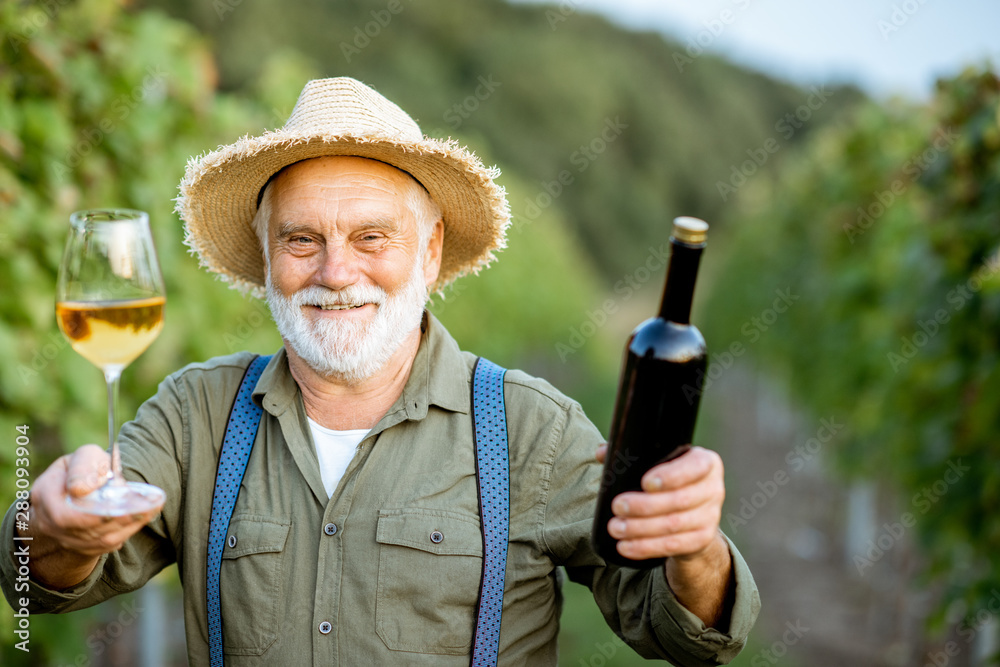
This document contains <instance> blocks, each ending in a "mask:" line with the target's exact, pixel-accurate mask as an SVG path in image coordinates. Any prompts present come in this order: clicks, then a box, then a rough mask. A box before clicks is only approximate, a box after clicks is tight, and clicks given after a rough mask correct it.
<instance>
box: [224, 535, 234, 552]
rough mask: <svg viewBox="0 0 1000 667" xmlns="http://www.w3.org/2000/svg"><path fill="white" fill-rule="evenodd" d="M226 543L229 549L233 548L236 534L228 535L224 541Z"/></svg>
mask: <svg viewBox="0 0 1000 667" xmlns="http://www.w3.org/2000/svg"><path fill="white" fill-rule="evenodd" d="M226 544H228V545H229V548H230V549H232V548H234V547H235V546H236V536H235V535H230V536H229V540H228V541H227V542H226Z"/></svg>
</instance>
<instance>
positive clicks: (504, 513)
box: [472, 357, 510, 667]
mask: <svg viewBox="0 0 1000 667" xmlns="http://www.w3.org/2000/svg"><path fill="white" fill-rule="evenodd" d="M506 372H507V371H506V370H504V369H503V368H501V367H499V366H497V365H496V364H494V363H493V362H491V361H488V360H486V359H483V358H482V357H480V358H479V359H478V360H477V361H476V370H475V373H474V374H473V379H472V421H473V424H474V426H475V429H476V436H475V444H476V482H477V483H478V484H479V516H480V519H481V523H482V528H483V579H482V583H481V584H480V586H479V609H478V611H477V616H476V636H475V641H474V642H473V646H472V667H486V666H487V665H496V664H497V654H498V653H499V650H500V614H501V612H502V611H503V583H504V574H505V573H506V570H507V532H508V530H507V528H508V524H509V522H510V461H509V456H508V450H507V413H506V410H505V408H504V401H503V376H504V373H506Z"/></svg>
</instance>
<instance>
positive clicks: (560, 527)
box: [542, 405, 760, 667]
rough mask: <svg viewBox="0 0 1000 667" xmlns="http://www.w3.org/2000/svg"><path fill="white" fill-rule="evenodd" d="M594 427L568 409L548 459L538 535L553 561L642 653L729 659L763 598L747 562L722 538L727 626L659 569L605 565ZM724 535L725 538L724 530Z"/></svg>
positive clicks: (692, 661)
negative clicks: (598, 536) (727, 577)
mask: <svg viewBox="0 0 1000 667" xmlns="http://www.w3.org/2000/svg"><path fill="white" fill-rule="evenodd" d="M595 433H596V429H595V428H594V427H593V425H592V424H590V422H589V420H587V419H586V417H585V416H584V415H583V412H582V410H579V408H578V406H575V405H574V406H573V407H572V408H571V409H569V410H568V413H567V419H566V426H565V428H564V429H563V430H562V434H561V437H560V439H559V441H558V443H557V444H556V445H555V451H554V452H553V453H552V455H551V457H550V460H551V465H552V473H551V475H550V479H551V480H552V485H551V489H550V490H549V494H548V499H549V502H548V506H547V507H546V513H545V521H544V525H543V532H542V534H543V540H544V543H545V545H546V548H547V550H548V551H549V552H550V553H551V554H552V555H553V560H554V561H555V562H556V563H557V564H560V565H564V566H565V567H566V572H567V574H568V576H569V578H570V580H572V581H575V582H577V583H581V584H583V585H585V586H587V587H588V588H590V590H591V592H592V593H593V595H594V600H595V602H597V606H598V607H599V608H600V610H601V613H602V614H603V616H604V619H605V621H607V623H608V626H609V627H610V628H611V630H612V631H613V632H615V634H617V635H618V636H619V637H621V638H622V640H623V641H624V642H625V643H626V644H628V645H629V646H630V647H632V649H633V650H635V651H636V652H637V653H638V654H639V655H642V656H644V657H646V658H659V659H664V660H668V661H670V662H671V663H673V664H675V665H682V666H683V667H707V666H709V665H718V664H726V663H728V662H730V661H731V660H732V659H733V658H735V657H736V656H737V655H738V654H739V653H740V651H741V650H742V649H743V647H744V645H745V644H746V640H747V636H748V635H749V633H750V630H751V628H752V627H753V624H754V622H755V621H756V619H757V615H758V613H759V611H760V596H759V594H758V592H757V586H756V584H755V582H754V580H753V576H752V575H751V574H750V568H749V567H748V566H747V563H746V561H745V560H744V559H743V557H742V555H740V553H739V550H738V549H736V547H735V546H734V545H733V543H732V542H731V541H730V540H729V538H728V537H726V538H725V539H726V544H727V545H728V547H729V553H730V555H731V561H732V573H733V582H734V584H735V590H734V595H733V596H732V597H731V598H730V600H731V601H732V607H731V608H729V609H727V610H726V611H727V612H728V615H729V618H730V622H729V627H728V628H724V629H718V628H712V627H707V626H706V625H705V624H704V623H703V622H702V621H701V619H699V618H698V617H697V616H695V615H694V614H693V613H692V612H691V611H690V610H688V609H687V608H686V607H684V605H682V604H681V603H680V601H679V600H678V599H677V597H676V596H675V595H674V593H673V591H672V590H671V589H670V586H669V585H668V584H667V580H666V573H665V570H664V568H663V567H656V568H652V569H648V570H639V569H634V568H623V567H617V566H614V565H607V564H605V562H604V560H603V559H601V558H600V557H599V556H598V555H597V554H596V553H594V551H593V549H592V547H591V545H590V531H591V526H592V524H593V516H594V506H595V503H596V495H597V489H598V487H599V485H600V476H601V474H602V470H603V469H602V467H601V466H600V464H598V463H597V462H596V461H595V459H594V450H595V448H596V443H595V437H594V434H595ZM724 537H725V536H724Z"/></svg>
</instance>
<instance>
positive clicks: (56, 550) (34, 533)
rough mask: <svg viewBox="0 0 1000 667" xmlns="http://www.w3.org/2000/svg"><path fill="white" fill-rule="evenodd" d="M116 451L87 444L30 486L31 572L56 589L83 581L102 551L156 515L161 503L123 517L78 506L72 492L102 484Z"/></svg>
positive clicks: (119, 543)
mask: <svg viewBox="0 0 1000 667" xmlns="http://www.w3.org/2000/svg"><path fill="white" fill-rule="evenodd" d="M110 466H111V456H110V455H109V454H108V453H107V452H106V451H104V450H103V449H101V448H100V447H98V446H97V445H84V446H83V447H81V448H80V449H78V450H76V451H75V452H74V453H73V454H67V455H65V456H62V457H60V458H58V459H57V460H56V461H55V462H54V463H53V464H52V465H51V466H49V467H48V469H47V470H46V471H45V472H43V473H42V474H41V475H39V476H38V478H37V479H36V480H35V483H34V485H33V486H32V489H31V510H30V511H31V514H30V517H29V522H28V524H29V528H28V530H27V532H25V531H21V530H18V531H17V533H18V534H19V535H25V536H31V537H32V538H34V539H33V544H32V559H31V566H30V567H31V576H32V577H33V578H34V579H35V580H37V581H38V582H40V583H42V584H44V585H46V586H48V587H49V588H54V589H63V588H69V587H70V586H73V585H74V584H78V583H80V582H81V581H83V580H84V579H86V578H87V576H88V575H90V573H91V572H92V571H93V570H94V567H95V566H96V565H97V562H98V560H100V557H101V555H102V554H105V553H110V552H112V551H117V550H118V549H120V548H121V547H122V545H123V544H125V541H126V540H128V538H130V537H132V535H134V534H135V533H137V532H138V531H139V530H140V529H141V528H142V527H143V526H145V525H146V524H147V523H149V522H150V521H151V520H152V519H153V517H155V516H156V515H157V514H158V513H159V511H160V509H161V508H162V506H161V507H157V508H155V509H153V510H150V511H148V512H144V513H139V514H130V515H125V516H119V517H106V516H96V515H93V514H87V513H86V512H81V511H79V510H76V509H73V507H72V506H70V505H69V504H68V502H67V498H68V496H73V497H81V496H85V495H87V494H88V493H90V492H91V491H93V490H94V489H97V488H99V487H100V486H102V485H103V484H104V482H105V480H106V479H107V476H108V470H110Z"/></svg>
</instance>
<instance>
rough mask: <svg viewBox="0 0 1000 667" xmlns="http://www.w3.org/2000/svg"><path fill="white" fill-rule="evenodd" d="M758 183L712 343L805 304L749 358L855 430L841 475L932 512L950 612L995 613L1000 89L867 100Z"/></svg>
mask: <svg viewBox="0 0 1000 667" xmlns="http://www.w3.org/2000/svg"><path fill="white" fill-rule="evenodd" d="M755 186H756V187H755V189H754V190H753V191H751V192H748V193H747V196H748V198H749V199H752V200H754V201H755V202H756V203H755V205H754V206H753V207H747V208H748V209H751V208H752V212H746V213H743V214H741V215H740V216H738V219H734V220H732V222H733V233H732V235H731V236H732V237H731V238H730V239H728V245H729V247H730V248H731V252H730V253H729V254H728V257H727V260H726V262H725V269H724V271H722V272H720V274H719V276H718V280H717V283H716V285H715V289H714V292H713V296H712V299H711V300H712V302H713V309H712V312H711V313H710V314H709V316H710V318H711V322H710V326H709V327H708V329H709V331H710V335H711V337H712V338H713V339H715V340H721V341H725V340H726V339H727V338H728V339H733V340H736V339H742V340H743V342H744V343H747V342H748V340H747V339H746V338H744V337H742V336H741V335H740V333H739V332H740V330H741V328H743V327H744V326H745V325H747V324H748V323H750V322H752V319H751V318H753V317H759V316H760V314H761V313H762V312H764V311H765V310H766V309H768V308H769V307H770V305H771V301H772V300H773V298H774V290H775V289H785V288H790V289H791V290H792V292H793V293H794V294H796V295H798V296H799V297H800V299H799V300H798V301H797V302H795V303H794V305H792V306H791V307H790V308H789V309H788V312H787V313H785V314H782V315H780V316H779V317H778V318H777V320H776V321H773V322H772V323H771V324H770V326H769V327H767V330H766V331H764V332H761V333H760V335H759V341H758V342H756V343H754V344H750V345H748V347H749V348H750V349H751V351H752V352H753V353H754V354H755V355H756V356H757V358H758V359H759V360H760V361H761V362H762V363H763V364H764V365H765V366H766V367H771V368H775V369H779V370H780V371H782V372H785V373H787V374H788V376H789V378H790V387H791V390H792V393H793V395H794V396H795V397H797V398H798V399H799V400H800V401H801V402H802V404H804V406H805V407H807V408H809V409H811V410H812V411H814V412H815V413H816V415H817V416H819V417H822V416H829V415H836V416H837V417H838V418H841V419H844V421H845V422H846V423H847V425H848V428H849V430H850V433H851V436H850V437H849V438H845V439H843V440H841V441H840V444H838V445H837V448H836V449H835V451H834V452H833V454H834V460H835V462H836V464H837V465H838V466H839V467H840V468H841V469H842V470H843V471H844V472H845V473H846V474H847V475H849V476H852V477H867V478H875V479H878V480H880V481H882V482H884V483H885V484H886V485H887V486H889V487H890V488H892V489H893V490H894V491H895V492H896V493H897V495H898V509H899V511H900V513H902V512H911V513H912V514H913V515H914V516H915V517H916V518H917V523H916V534H917V535H918V537H919V542H920V552H921V553H922V555H923V556H924V557H925V558H926V564H927V566H928V567H927V573H928V577H929V578H932V579H933V580H935V581H936V582H938V583H939V584H941V585H943V586H944V587H945V589H946V590H945V598H944V600H943V602H942V607H941V609H940V612H941V613H942V614H943V610H944V609H945V606H946V605H947V604H948V603H949V602H951V601H953V600H955V599H957V598H960V599H963V600H964V601H965V602H966V604H967V605H968V608H969V609H971V610H977V609H980V608H983V607H984V605H985V602H986V600H987V599H988V598H989V596H990V595H991V591H993V590H995V589H996V588H997V587H998V586H1000V561H998V560H997V558H996V551H997V549H998V547H1000V520H998V519H997V517H996V515H995V514H994V513H993V512H992V509H993V508H994V507H996V503H997V501H998V496H1000V465H998V463H1000V450H998V448H997V443H996V438H997V433H998V432H1000V373H997V367H998V362H1000V358H998V357H1000V355H998V346H1000V254H998V253H1000V82H998V79H997V77H996V75H995V74H993V73H992V72H988V71H968V72H966V73H964V74H962V75H961V76H959V77H957V78H956V79H954V80H950V81H942V82H940V83H939V84H938V90H937V94H936V97H935V99H934V101H933V103H932V104H930V105H929V106H928V107H927V108H919V107H911V106H905V105H896V106H891V107H890V108H882V107H877V106H874V105H870V106H868V107H867V108H864V109H862V110H860V111H859V113H857V115H856V116H855V117H854V119H853V120H852V122H850V124H848V125H847V126H845V127H843V128H829V129H828V130H826V131H823V132H822V133H821V135H819V136H817V137H816V139H815V141H814V142H812V143H811V144H810V145H809V147H808V150H806V151H805V152H804V153H802V154H801V155H799V156H798V157H797V158H796V159H795V160H794V162H792V163H789V164H788V165H787V169H784V170H782V171H781V173H780V175H779V177H778V180H777V181H776V182H774V183H771V182H765V181H763V180H762V181H761V182H760V183H757V184H755ZM779 188H780V189H779ZM753 328H754V327H753V325H751V329H753ZM959 461H960V462H961V465H963V466H968V467H969V469H968V470H966V471H964V473H963V474H962V476H961V477H960V478H958V479H957V480H956V473H954V472H953V473H950V474H948V475H946V473H947V471H948V470H949V464H951V463H955V464H957V463H958V462H959ZM935 484H937V486H935ZM928 491H929V493H928Z"/></svg>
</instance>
